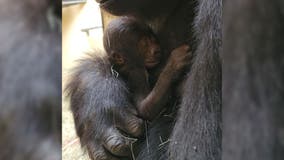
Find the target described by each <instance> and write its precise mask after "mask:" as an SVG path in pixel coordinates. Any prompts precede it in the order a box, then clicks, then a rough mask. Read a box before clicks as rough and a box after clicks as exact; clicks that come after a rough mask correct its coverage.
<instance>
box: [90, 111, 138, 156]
mask: <svg viewBox="0 0 284 160" xmlns="http://www.w3.org/2000/svg"><path fill="white" fill-rule="evenodd" d="M95 114H96V116H95V118H93V119H92V120H91V122H89V123H88V124H87V125H88V127H93V128H94V129H93V131H94V133H87V132H85V134H93V137H94V141H88V140H87V144H86V145H87V150H88V152H89V155H90V157H91V158H92V159H93V160H119V159H121V158H118V157H130V156H131V152H132V151H131V147H132V144H133V143H134V142H135V141H136V139H135V138H131V137H139V136H140V135H141V134H142V133H143V128H144V127H143V120H142V119H140V118H138V117H137V111H136V110H135V109H132V106H130V107H129V106H127V107H107V108H106V107H105V108H104V107H99V108H98V109H97V111H96V113H95ZM128 135H129V136H128Z"/></svg>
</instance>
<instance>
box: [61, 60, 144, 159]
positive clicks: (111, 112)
mask: <svg viewBox="0 0 284 160" xmlns="http://www.w3.org/2000/svg"><path fill="white" fill-rule="evenodd" d="M66 90H67V92H68V94H69V96H70V98H71V109H72V112H73V116H74V119H75V126H76V131H77V135H78V136H79V137H80V141H81V144H82V146H84V147H86V148H87V150H88V153H89V156H90V157H91V158H92V159H94V160H96V159H99V160H101V159H108V160H116V159H117V158H115V157H114V156H112V155H116V156H129V154H130V153H131V152H130V148H131V147H130V146H131V143H132V139H130V138H127V137H125V136H123V135H122V134H121V133H120V130H122V131H124V132H125V133H128V134H129V135H131V136H133V137H138V136H140V134H141V133H142V131H143V121H142V120H141V119H139V118H138V117H136V115H137V113H136V110H135V109H134V108H133V106H132V105H131V104H130V103H129V101H128V90H127V88H126V85H125V84H124V83H123V81H122V80H120V79H118V78H117V77H116V75H115V74H114V73H113V72H111V65H110V64H109V62H108V61H107V59H106V58H104V57H103V58H102V57H97V56H94V55H92V56H90V57H88V58H85V59H83V60H81V62H80V64H79V65H78V66H77V67H76V68H74V70H73V74H72V76H71V79H70V82H69V83H68V85H67V87H66ZM106 150H107V151H106ZM109 153H111V154H112V155H111V154H109Z"/></svg>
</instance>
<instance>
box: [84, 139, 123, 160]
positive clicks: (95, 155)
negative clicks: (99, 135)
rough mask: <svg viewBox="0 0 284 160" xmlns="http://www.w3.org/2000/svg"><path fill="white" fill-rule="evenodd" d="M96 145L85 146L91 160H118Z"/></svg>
mask: <svg viewBox="0 0 284 160" xmlns="http://www.w3.org/2000/svg"><path fill="white" fill-rule="evenodd" d="M97 144H98V143H92V142H90V143H89V144H88V145H87V149H88V152H89V155H90V158H91V159H92V160H119V158H117V157H114V156H113V155H111V154H110V153H108V151H106V150H105V149H104V148H103V146H99V145H97Z"/></svg>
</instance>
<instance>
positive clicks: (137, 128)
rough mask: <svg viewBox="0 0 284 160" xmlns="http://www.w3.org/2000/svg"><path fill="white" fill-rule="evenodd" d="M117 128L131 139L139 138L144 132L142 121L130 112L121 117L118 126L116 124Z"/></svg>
mask: <svg viewBox="0 0 284 160" xmlns="http://www.w3.org/2000/svg"><path fill="white" fill-rule="evenodd" d="M118 128H119V129H121V130H123V131H125V132H126V133H127V134H130V135H131V136H133V137H139V136H141V135H142V134H143V131H144V121H143V120H142V119H140V118H138V117H137V116H135V115H133V114H131V113H130V112H127V113H125V115H124V114H122V115H121V121H120V124H118Z"/></svg>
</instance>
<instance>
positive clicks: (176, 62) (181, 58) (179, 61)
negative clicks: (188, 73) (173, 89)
mask: <svg viewBox="0 0 284 160" xmlns="http://www.w3.org/2000/svg"><path fill="white" fill-rule="evenodd" d="M191 58H192V53H191V52H190V47H189V46H188V45H181V46H179V47H177V48H175V49H174V50H173V51H172V52H171V55H170V57H169V61H168V63H167V66H166V69H168V70H170V71H171V72H173V73H180V72H181V71H182V70H183V69H184V68H185V67H187V66H189V64H190V60H191Z"/></svg>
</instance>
